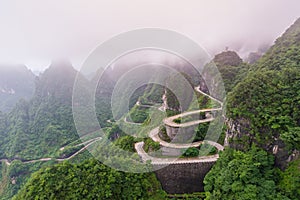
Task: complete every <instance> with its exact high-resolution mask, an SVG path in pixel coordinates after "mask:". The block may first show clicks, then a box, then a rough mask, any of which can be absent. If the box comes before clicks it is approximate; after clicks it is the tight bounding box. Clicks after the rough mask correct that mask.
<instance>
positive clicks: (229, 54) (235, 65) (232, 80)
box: [213, 51, 249, 92]
mask: <svg viewBox="0 0 300 200" xmlns="http://www.w3.org/2000/svg"><path fill="white" fill-rule="evenodd" d="M213 62H214V63H215V64H216V66H217V68H218V70H219V72H220V73H221V76H222V79H223V81H224V86H225V89H226V92H229V91H231V90H232V88H233V87H234V86H235V85H236V84H237V83H238V82H240V81H241V80H242V79H243V78H244V77H245V76H246V74H247V72H248V69H249V65H248V64H246V63H243V60H242V59H241V58H240V57H239V55H238V54H237V53H236V52H234V51H224V52H221V53H219V54H217V55H215V57H214V59H213Z"/></svg>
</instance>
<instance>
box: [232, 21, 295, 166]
mask: <svg viewBox="0 0 300 200" xmlns="http://www.w3.org/2000/svg"><path fill="white" fill-rule="evenodd" d="M299 88H300V19H298V20H297V21H296V22H295V23H294V24H293V25H292V26H291V27H290V28H289V29H288V30H287V31H286V32H285V33H284V34H283V35H282V37H280V38H279V39H277V40H276V42H275V45H273V46H272V47H271V48H270V50H269V51H268V52H267V53H266V54H265V55H264V56H263V57H262V58H261V59H260V60H259V61H258V62H257V63H256V64H255V65H253V66H252V67H251V72H250V73H249V74H248V75H247V77H246V78H245V79H244V80H243V81H242V82H240V83H239V84H238V85H237V86H236V87H235V88H234V89H233V91H232V93H230V94H229V95H228V111H229V112H228V115H229V117H230V119H231V120H229V123H228V127H229V130H228V136H229V137H230V138H231V146H233V147H235V148H238V149H243V150H245V149H247V148H248V147H249V146H250V145H251V144H252V143H256V144H258V145H259V146H260V147H262V148H264V149H265V150H267V151H268V152H270V153H273V154H274V155H275V158H276V165H277V166H279V167H281V168H284V167H285V166H286V164H287V162H289V161H290V160H293V159H296V158H297V157H298V155H299V150H300V146H299V141H300V131H299V130H300V128H299V127H300V93H299Z"/></svg>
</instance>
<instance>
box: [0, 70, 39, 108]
mask: <svg viewBox="0 0 300 200" xmlns="http://www.w3.org/2000/svg"><path fill="white" fill-rule="evenodd" d="M34 82H35V75H34V74H33V73H32V72H31V71H30V70H28V69H27V68H26V67H25V66H24V65H1V66H0V102H1V103H0V111H3V112H9V111H11V110H12V108H13V107H14V106H15V105H16V103H17V102H18V101H19V100H20V99H27V100H29V99H30V98H31V97H32V96H33V94H34Z"/></svg>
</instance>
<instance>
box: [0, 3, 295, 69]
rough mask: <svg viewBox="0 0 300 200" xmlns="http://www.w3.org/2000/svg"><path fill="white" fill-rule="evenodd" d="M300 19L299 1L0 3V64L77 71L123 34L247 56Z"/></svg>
mask: <svg viewBox="0 0 300 200" xmlns="http://www.w3.org/2000/svg"><path fill="white" fill-rule="evenodd" d="M298 17H300V1H299V0H188V1H183V0H147V1H144V0H107V1H102V0H48V1H41V0H0V26H1V28H0V63H24V64H26V65H27V66H28V67H29V68H31V69H33V70H37V69H44V68H46V67H47V66H48V65H49V63H50V61H51V60H52V59H53V58H56V57H64V58H69V59H70V60H71V62H72V63H73V65H74V66H75V67H76V68H79V67H80V66H81V64H82V62H83V61H84V59H85V58H86V57H87V56H88V55H89V52H91V51H92V50H93V49H94V48H95V47H96V46H97V45H99V44H101V43H102V42H103V41H105V40H107V39H108V38H110V37H111V36H113V35H116V34H118V33H120V32H124V31H129V30H132V29H137V28H143V27H159V28H166V29H171V30H175V31H178V32H180V33H183V34H186V35H188V36H189V37H191V38H192V39H194V40H195V41H197V42H198V43H199V44H201V45H202V46H203V47H204V48H206V50H207V51H208V52H209V53H211V54H214V53H216V52H218V51H222V50H224V49H225V46H228V47H229V48H230V49H233V50H236V51H238V52H239V53H240V54H241V55H242V56H245V55H246V54H247V53H248V52H249V51H255V50H257V48H259V47H260V46H261V45H264V44H270V43H272V42H273V41H274V40H275V39H276V38H277V37H278V36H280V35H281V34H282V33H283V32H284V30H285V29H286V28H287V27H289V26H290V25H291V24H292V23H293V22H294V21H295V20H296V19H297V18H298Z"/></svg>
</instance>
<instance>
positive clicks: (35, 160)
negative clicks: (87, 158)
mask: <svg viewBox="0 0 300 200" xmlns="http://www.w3.org/2000/svg"><path fill="white" fill-rule="evenodd" d="M101 139H102V138H101V137H97V138H94V139H91V140H89V141H86V142H83V143H80V144H78V145H76V146H80V145H85V146H84V147H82V148H81V149H79V150H78V151H76V152H74V153H73V154H72V155H70V156H69V157H67V158H40V159H34V160H28V161H22V160H20V159H13V160H11V161H9V160H8V159H1V160H0V162H4V163H5V164H6V165H8V166H10V165H11V163H12V162H13V161H21V162H22V163H23V164H28V163H36V162H47V161H51V160H53V161H57V162H63V161H66V160H70V159H72V158H74V157H75V156H77V155H78V154H79V153H81V152H82V151H84V150H85V149H86V148H88V147H89V146H91V145H92V144H93V143H95V142H97V141H99V140H101ZM86 144H87V145H86ZM76 146H74V147H76ZM60 150H63V148H60Z"/></svg>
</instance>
